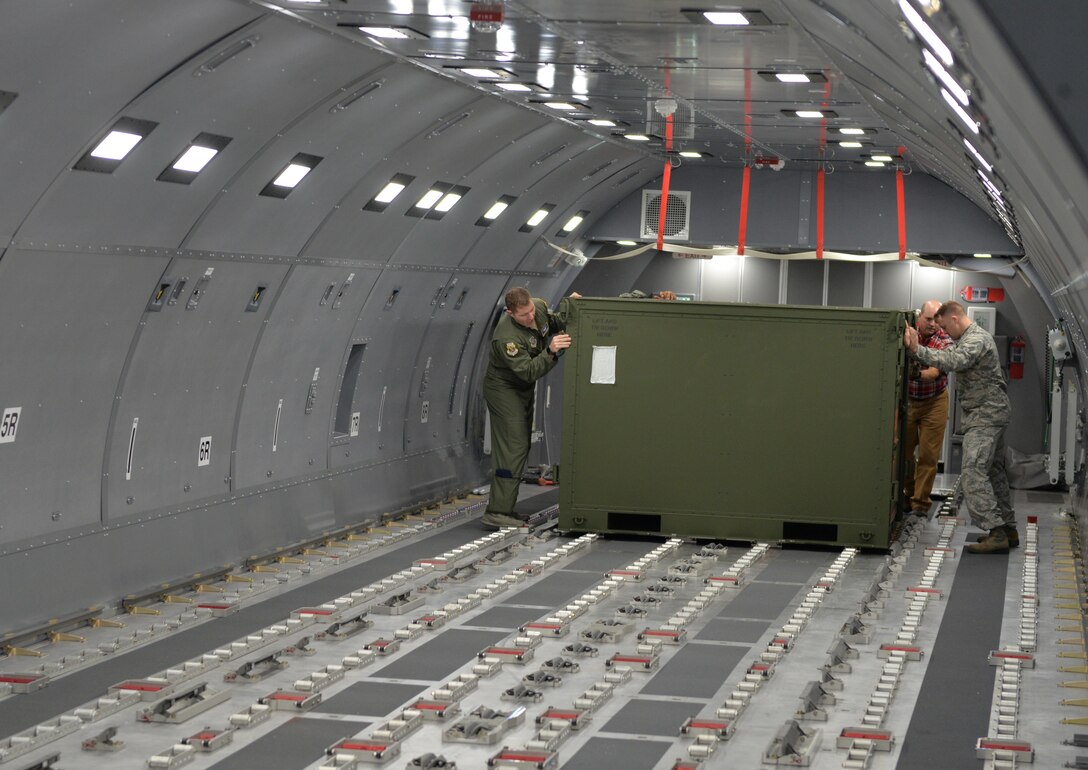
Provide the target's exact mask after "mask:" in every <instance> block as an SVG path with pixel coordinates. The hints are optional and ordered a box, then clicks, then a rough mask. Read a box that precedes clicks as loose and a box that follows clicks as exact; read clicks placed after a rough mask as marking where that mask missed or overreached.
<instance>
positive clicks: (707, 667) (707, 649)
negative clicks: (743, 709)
mask: <svg viewBox="0 0 1088 770" xmlns="http://www.w3.org/2000/svg"><path fill="white" fill-rule="evenodd" d="M751 652H752V650H751V648H749V647H725V646H722V645H718V644H698V643H694V642H688V643H687V644H686V645H685V646H683V647H681V648H680V649H679V650H677V652H676V654H675V655H673V656H672V659H671V660H670V661H669V662H668V663H666V664H665V665H664V666H662V668H661V670H660V671H658V672H657V673H656V674H654V675H653V678H652V679H650V681H649V683H648V684H647V685H646V686H645V687H643V688H642V690H641V691H640V692H641V694H642V695H677V696H681V697H685V698H709V697H710V696H712V695H713V694H714V693H716V692H717V691H718V689H719V688H720V687H721V686H722V684H724V683H725V679H726V677H728V676H729V674H730V673H731V672H732V671H733V668H734V667H735V666H736V665H737V664H738V663H740V661H741V659H743V658H744V657H746V656H748V655H750V654H751ZM636 676H637V674H636Z"/></svg>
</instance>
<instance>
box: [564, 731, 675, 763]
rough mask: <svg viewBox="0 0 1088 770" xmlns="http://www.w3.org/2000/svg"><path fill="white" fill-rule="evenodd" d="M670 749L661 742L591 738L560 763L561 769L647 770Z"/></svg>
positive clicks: (668, 744) (670, 745)
mask: <svg viewBox="0 0 1088 770" xmlns="http://www.w3.org/2000/svg"><path fill="white" fill-rule="evenodd" d="M670 748H672V744H671V743H664V742H661V741H636V740H623V739H622V738H620V739H616V738H591V739H590V740H589V741H587V742H586V744H585V745H584V746H582V748H581V749H579V750H578V752H577V753H576V754H575V755H574V756H573V757H571V758H570V759H569V760H568V761H566V762H564V763H563V770H650V768H652V767H653V766H654V765H656V764H657V762H658V760H659V759H661V757H663V756H665V752H666V751H668V750H669V749H670ZM559 756H560V758H562V756H563V754H562V750H560V754H559Z"/></svg>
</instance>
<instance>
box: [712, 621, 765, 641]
mask: <svg viewBox="0 0 1088 770" xmlns="http://www.w3.org/2000/svg"><path fill="white" fill-rule="evenodd" d="M770 625H771V624H770V623H769V622H767V621H764V620H733V619H731V618H715V619H714V620H711V621H710V622H709V623H707V624H706V625H705V626H704V627H703V630H702V631H700V632H699V633H698V634H696V635H695V638H696V639H699V640H700V641H704V642H744V643H746V644H754V643H755V642H758V641H759V637H761V636H763V633H764V632H765V631H766V630H767V629H768V628H769V627H770Z"/></svg>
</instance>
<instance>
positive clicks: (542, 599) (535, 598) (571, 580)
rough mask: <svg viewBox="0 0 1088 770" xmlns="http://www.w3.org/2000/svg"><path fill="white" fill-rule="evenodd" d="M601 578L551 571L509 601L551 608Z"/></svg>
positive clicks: (594, 574)
mask: <svg viewBox="0 0 1088 770" xmlns="http://www.w3.org/2000/svg"><path fill="white" fill-rule="evenodd" d="M646 550H649V549H646ZM603 579H604V576H603V575H601V574H599V573H596V572H567V571H565V570H564V571H562V572H553V573H552V574H551V575H548V576H547V577H545V578H542V579H540V580H539V581H538V582H537V583H535V584H534V585H531V586H529V587H528V588H526V589H525V590H524V591H518V592H517V593H516V594H514V596H512V597H511V598H510V601H511V602H517V603H518V604H532V605H536V606H539V607H547V608H548V609H552V608H554V607H555V606H556V605H562V604H566V603H567V602H569V601H570V600H571V599H573V598H574V597H576V596H578V595H579V594H580V593H582V592H583V591H585V590H586V589H587V588H589V587H590V586H591V585H594V584H596V583H599V582H601V580H603Z"/></svg>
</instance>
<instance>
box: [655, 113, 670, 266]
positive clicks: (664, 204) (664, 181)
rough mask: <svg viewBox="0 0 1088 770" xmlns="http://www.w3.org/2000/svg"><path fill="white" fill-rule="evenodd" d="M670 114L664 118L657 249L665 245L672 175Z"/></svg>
mask: <svg viewBox="0 0 1088 770" xmlns="http://www.w3.org/2000/svg"><path fill="white" fill-rule="evenodd" d="M670 152H672V115H669V116H667V117H666V118H665V171H664V173H663V174H662V175H661V210H660V211H659V212H658V215H657V250H658V251H663V250H664V247H665V209H666V208H668V204H669V179H670V178H671V177H672V158H671V157H670V156H669V153H670Z"/></svg>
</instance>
